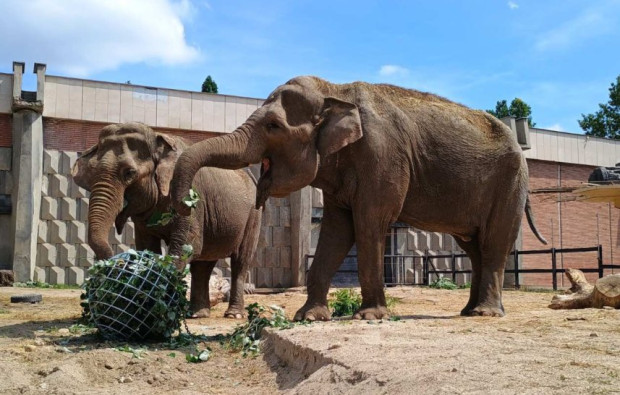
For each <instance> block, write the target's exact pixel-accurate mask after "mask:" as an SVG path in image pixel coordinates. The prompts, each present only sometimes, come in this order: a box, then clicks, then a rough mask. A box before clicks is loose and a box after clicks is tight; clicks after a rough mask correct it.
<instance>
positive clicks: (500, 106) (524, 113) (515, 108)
mask: <svg viewBox="0 0 620 395" xmlns="http://www.w3.org/2000/svg"><path fill="white" fill-rule="evenodd" d="M487 112H488V113H489V114H492V115H494V116H495V117H496V118H504V117H508V116H513V117H515V118H527V122H528V124H529V125H530V127H534V126H536V123H534V122H532V107H530V105H529V104H527V103H526V102H524V101H523V100H521V99H519V98H518V97H516V98H514V99H513V100H512V102H510V107H508V102H507V101H506V100H498V101H497V103H495V110H487Z"/></svg>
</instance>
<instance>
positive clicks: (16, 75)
mask: <svg viewBox="0 0 620 395" xmlns="http://www.w3.org/2000/svg"><path fill="white" fill-rule="evenodd" d="M23 72H24V64H23V63H20V62H13V102H12V104H11V109H12V111H13V168H12V172H13V193H12V196H11V197H12V201H13V212H12V213H11V231H12V235H13V238H14V240H13V271H14V272H15V280H16V281H19V282H26V281H31V280H33V279H34V276H35V267H36V262H37V238H38V235H39V218H40V210H41V185H42V181H43V117H42V115H41V114H42V113H43V96H42V94H43V89H44V85H45V65H42V64H36V65H35V73H36V74H37V86H38V88H37V92H36V94H38V93H41V96H34V97H33V92H26V94H25V93H24V92H22V75H23ZM63 280H64V279H63Z"/></svg>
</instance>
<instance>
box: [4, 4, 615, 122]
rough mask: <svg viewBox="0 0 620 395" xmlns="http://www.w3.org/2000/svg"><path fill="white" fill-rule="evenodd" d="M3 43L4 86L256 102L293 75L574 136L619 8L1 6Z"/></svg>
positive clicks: (608, 75)
mask: <svg viewBox="0 0 620 395" xmlns="http://www.w3.org/2000/svg"><path fill="white" fill-rule="evenodd" d="M0 34H1V36H2V37H3V39H2V40H1V41H0V72H11V65H12V62H13V61H14V60H19V61H26V62H27V63H28V65H27V69H28V70H27V71H29V72H30V70H31V68H32V63H33V62H35V61H36V62H42V63H47V65H48V74H52V75H65V76H70V77H82V78H89V79H95V80H104V81H115V82H125V81H128V80H129V81H131V82H132V83H133V84H138V85H147V86H157V87H166V88H176V89H185V90H200V86H201V84H202V81H203V80H204V78H205V77H206V76H207V75H208V74H210V75H211V76H212V77H213V78H214V79H215V81H216V82H217V84H218V86H219V88H220V93H225V94H232V95H240V96H250V97H258V98H264V97H266V96H267V95H268V94H269V92H271V91H272V90H273V89H274V88H275V87H276V86H278V85H280V84H282V83H284V82H285V81H287V80H288V79H290V78H291V77H293V76H296V75H305V74H312V75H317V76H320V77H323V78H325V79H328V80H330V81H332V82H349V81H355V80H363V81H368V82H388V83H393V84H397V85H401V86H405V87H408V88H414V89H418V90H423V91H429V92H433V93H437V94H440V95H442V96H445V97H447V98H449V99H452V100H455V101H458V102H461V103H463V104H465V105H467V106H469V107H472V108H479V109H488V108H493V107H494V106H495V102H496V101H497V100H500V99H507V100H508V101H510V100H512V99H513V98H514V97H520V98H522V99H523V100H525V101H526V102H528V103H529V104H530V105H531V106H532V109H533V118H534V121H535V122H536V123H537V126H538V127H544V128H552V129H556V130H565V131H569V132H575V133H580V132H581V130H580V128H579V126H578V124H577V120H578V119H579V118H580V114H582V113H589V112H593V111H595V110H596V109H597V105H598V103H601V102H606V101H607V99H608V88H609V86H610V84H611V82H612V81H614V80H615V78H616V76H618V75H620V0H603V1H581V0H580V1H573V0H561V1H560V0H547V1H533V0H531V1H530V0H528V1H520V0H513V1H503V0H497V1H495V0H470V1H457V0H453V1H404V0H402V1H364V0H360V1H337V0H332V1H319V0H315V1H309V0H308V1H306V0H299V1H293V0H290V1H261V2H257V1H243V0H239V1H224V0H222V1H215V0H207V1H202V0H118V1H116V0H56V1H54V0H29V1H27V2H26V1H22V0H5V1H4V2H3V13H2V15H1V16H0ZM33 81H34V78H33V77H32V76H31V77H29V79H28V80H27V81H26V83H27V84H33Z"/></svg>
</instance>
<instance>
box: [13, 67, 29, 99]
mask: <svg viewBox="0 0 620 395" xmlns="http://www.w3.org/2000/svg"><path fill="white" fill-rule="evenodd" d="M25 67H26V65H25V64H24V63H23V62H13V101H14V102H15V101H19V100H21V98H22V79H23V74H24V68H25Z"/></svg>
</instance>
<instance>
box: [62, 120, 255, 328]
mask: <svg viewBox="0 0 620 395" xmlns="http://www.w3.org/2000/svg"><path fill="white" fill-rule="evenodd" d="M189 146H190V144H189V143H188V142H186V141H185V140H184V139H182V138H179V137H175V136H172V135H168V134H165V133H156V132H154V131H153V130H152V129H151V128H150V127H148V126H147V125H144V124H141V123H123V124H113V125H109V126H106V127H104V128H103V129H102V130H101V132H100V134H99V140H98V142H97V144H95V145H94V146H92V147H91V148H89V149H88V150H86V151H85V152H84V153H82V155H81V156H80V157H79V158H78V160H77V161H76V163H75V164H74V166H73V169H72V175H73V179H74V180H75V182H76V183H77V185H79V186H81V187H82V188H85V189H87V190H88V191H90V206H89V209H88V243H89V245H90V246H91V248H92V249H93V251H94V253H95V256H96V258H97V259H107V258H109V257H111V256H112V255H113V251H112V248H111V247H110V245H109V242H108V232H109V229H110V227H111V226H112V223H114V224H115V226H116V230H117V232H118V233H119V234H120V233H121V231H122V229H123V227H124V225H125V223H126V221H127V219H128V218H129V217H131V219H132V220H133V222H134V225H135V242H136V248H137V249H138V250H144V249H147V250H150V251H153V252H155V253H159V254H160V253H161V242H162V241H164V242H165V243H166V244H167V246H168V251H169V253H170V254H172V255H177V256H180V255H181V254H180V253H181V250H182V248H183V245H184V244H190V245H191V246H192V247H193V251H194V254H193V256H192V257H191V263H190V273H191V274H192V276H191V286H190V290H191V293H190V309H191V311H192V312H193V317H208V316H209V315H210V302H209V278H210V276H211V273H212V271H213V268H214V266H215V264H216V262H217V260H218V259H221V258H226V257H231V272H232V278H231V283H232V284H231V292H230V300H229V306H228V309H227V310H226V312H225V315H224V316H225V317H227V318H242V317H243V315H244V313H243V311H244V303H243V294H244V283H245V279H246V277H247V273H248V269H249V266H250V264H252V263H253V262H252V260H253V259H254V256H255V251H256V247H257V243H258V237H259V232H260V224H261V216H262V210H257V209H255V208H254V202H255V196H256V185H255V182H256V179H255V178H254V177H253V176H251V175H250V174H248V173H247V172H246V171H244V170H223V169H218V168H203V169H201V170H200V172H198V174H196V176H195V177H193V181H192V182H190V184H192V185H193V187H194V189H195V190H196V191H197V192H198V195H199V197H200V200H199V201H198V203H197V205H196V208H195V209H194V210H193V213H192V215H191V217H186V216H179V215H174V216H172V219H171V221H169V223H166V221H161V220H159V221H158V220H157V219H158V218H161V216H162V213H170V212H171V205H170V179H171V177H172V175H173V169H174V165H175V162H176V161H177V159H178V157H179V155H180V154H181V153H182V152H183V151H184V150H186V149H187V148H188V147H189ZM190 186H191V185H188V190H187V191H185V194H186V195H187V194H188V193H189V188H190ZM177 267H178V268H179V270H183V268H184V267H185V261H181V260H180V259H179V260H177Z"/></svg>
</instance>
